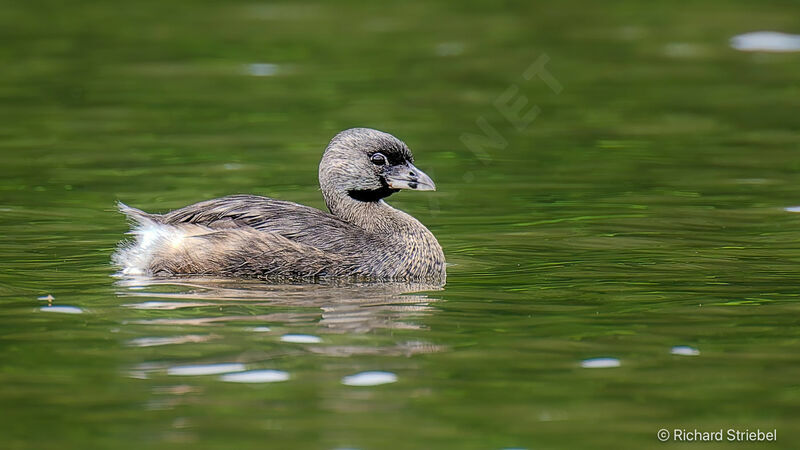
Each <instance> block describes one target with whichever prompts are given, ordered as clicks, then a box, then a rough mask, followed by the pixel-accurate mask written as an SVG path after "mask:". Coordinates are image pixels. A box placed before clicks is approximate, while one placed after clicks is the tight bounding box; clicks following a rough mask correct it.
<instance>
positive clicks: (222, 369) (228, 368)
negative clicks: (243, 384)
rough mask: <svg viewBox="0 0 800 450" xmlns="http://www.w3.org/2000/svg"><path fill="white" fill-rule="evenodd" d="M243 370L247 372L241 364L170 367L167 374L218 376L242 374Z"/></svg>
mask: <svg viewBox="0 0 800 450" xmlns="http://www.w3.org/2000/svg"><path fill="white" fill-rule="evenodd" d="M242 370H245V366H244V364H239V363H227V364H226V363H220V364H192V365H187V366H175V367H170V368H169V369H167V374H168V375H181V376H194V375H217V374H220V373H229V372H240V371H242Z"/></svg>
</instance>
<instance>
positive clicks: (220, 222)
mask: <svg viewBox="0 0 800 450" xmlns="http://www.w3.org/2000/svg"><path fill="white" fill-rule="evenodd" d="M120 210H121V211H122V212H123V213H124V214H125V215H127V216H128V217H129V218H130V219H131V220H132V221H133V222H134V223H135V226H134V227H133V229H132V231H131V234H133V235H135V236H136V239H135V241H133V242H130V243H127V244H125V245H123V246H122V247H121V248H120V249H119V250H118V251H117V253H116V254H115V256H114V261H115V262H116V263H117V264H118V265H119V266H121V267H122V268H123V272H124V273H130V274H163V275H175V274H207V275H208V274H215V275H226V276H245V277H258V278H288V279H305V278H318V277H325V276H332V277H342V276H354V277H378V278H381V274H380V273H376V270H375V266H374V264H372V262H371V261H369V259H370V258H369V257H370V256H372V257H374V256H376V255H375V254H370V252H369V249H370V247H374V246H375V238H374V236H370V235H369V233H366V232H365V230H363V229H361V228H359V227H357V226H355V225H353V224H350V223H348V222H345V221H343V220H341V219H339V218H337V217H335V216H333V215H331V214H329V213H327V212H324V211H321V210H318V209H316V208H311V207H308V206H303V205H299V204H297V203H292V202H286V201H281V200H275V199H271V198H267V197H260V196H254V195H233V196H228V197H222V198H218V199H213V200H208V201H204V202H200V203H196V204H193V205H190V206H187V207H184V208H181V209H177V210H174V211H171V212H169V213H166V214H148V213H145V212H143V211H140V210H138V209H135V208H131V207H129V206H127V205H124V204H120Z"/></svg>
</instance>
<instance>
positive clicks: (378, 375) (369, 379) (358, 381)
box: [342, 370, 397, 386]
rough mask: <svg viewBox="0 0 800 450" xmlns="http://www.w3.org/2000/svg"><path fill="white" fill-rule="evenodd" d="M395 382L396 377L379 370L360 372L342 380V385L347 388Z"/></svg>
mask: <svg viewBox="0 0 800 450" xmlns="http://www.w3.org/2000/svg"><path fill="white" fill-rule="evenodd" d="M395 382H397V375H395V374H393V373H391V372H382V371H379V370H373V371H370V372H361V373H357V374H355V375H349V376H346V377H344V378H342V384H345V385H347V386H378V385H381V384H388V383H395Z"/></svg>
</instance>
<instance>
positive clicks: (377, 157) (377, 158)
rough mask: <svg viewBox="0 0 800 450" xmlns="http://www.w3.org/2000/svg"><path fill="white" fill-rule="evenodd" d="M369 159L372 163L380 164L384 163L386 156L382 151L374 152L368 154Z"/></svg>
mask: <svg viewBox="0 0 800 450" xmlns="http://www.w3.org/2000/svg"><path fill="white" fill-rule="evenodd" d="M369 159H370V161H372V164H375V165H376V166H382V165H384V164H386V157H385V156H383V153H375V154H374V155H372V156H370V157H369Z"/></svg>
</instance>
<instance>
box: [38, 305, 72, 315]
mask: <svg viewBox="0 0 800 450" xmlns="http://www.w3.org/2000/svg"><path fill="white" fill-rule="evenodd" d="M39 311H44V312H56V313H62V314H83V310H82V309H80V308H78V307H77V306H42V307H41V308H39Z"/></svg>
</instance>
